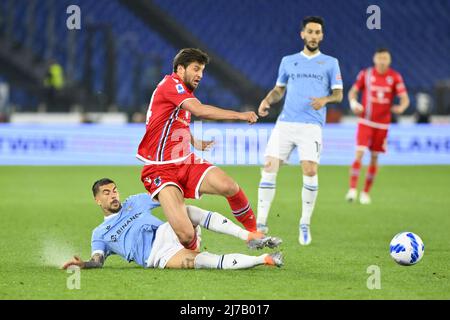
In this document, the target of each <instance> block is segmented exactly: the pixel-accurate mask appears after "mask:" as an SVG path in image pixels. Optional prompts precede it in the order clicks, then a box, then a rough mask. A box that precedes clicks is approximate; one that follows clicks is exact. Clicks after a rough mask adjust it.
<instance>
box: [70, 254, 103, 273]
mask: <svg viewBox="0 0 450 320" xmlns="http://www.w3.org/2000/svg"><path fill="white" fill-rule="evenodd" d="M104 263H105V256H104V255H103V254H100V253H96V254H94V255H93V256H92V258H91V260H89V261H83V260H81V258H80V257H79V256H74V257H73V258H72V259H71V260H69V261H67V262H66V263H65V264H64V266H63V269H67V268H68V267H70V266H77V267H79V268H80V269H93V268H101V267H103V264H104Z"/></svg>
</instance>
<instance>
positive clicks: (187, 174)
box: [141, 154, 214, 199]
mask: <svg viewBox="0 0 450 320" xmlns="http://www.w3.org/2000/svg"><path fill="white" fill-rule="evenodd" d="M212 168H214V166H213V165H212V164H211V163H209V162H207V161H206V160H204V159H201V158H199V157H197V156H196V155H195V154H191V155H190V156H189V157H188V158H187V159H185V160H183V161H180V162H176V163H168V164H152V165H146V166H144V168H143V169H142V173H141V181H142V182H143V183H144V186H145V189H147V191H148V192H149V193H150V195H151V196H152V198H155V197H156V196H157V194H158V193H159V192H160V191H161V190H162V189H163V188H164V187H166V186H168V185H173V186H177V187H178V188H179V189H180V190H181V192H182V193H183V196H184V198H186V199H199V198H200V192H199V189H200V185H201V183H202V181H203V179H204V178H205V176H206V173H207V172H208V171H209V170H210V169H212Z"/></svg>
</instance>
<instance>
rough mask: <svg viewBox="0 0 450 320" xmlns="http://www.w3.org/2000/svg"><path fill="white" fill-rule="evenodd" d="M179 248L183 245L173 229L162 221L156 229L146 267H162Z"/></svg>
mask: <svg viewBox="0 0 450 320" xmlns="http://www.w3.org/2000/svg"><path fill="white" fill-rule="evenodd" d="M181 249H184V247H183V245H182V244H181V243H180V240H178V237H177V235H176V233H175V231H174V230H173V229H172V227H171V226H170V224H169V223H168V222H166V223H163V224H162V225H161V226H160V227H159V228H158V229H157V230H156V236H155V241H153V246H152V251H151V252H150V256H149V257H148V259H147V267H148V268H161V269H164V268H165V267H166V264H167V262H168V261H169V260H170V259H171V258H172V257H173V256H174V255H175V254H176V253H177V252H178V251H180V250H181Z"/></svg>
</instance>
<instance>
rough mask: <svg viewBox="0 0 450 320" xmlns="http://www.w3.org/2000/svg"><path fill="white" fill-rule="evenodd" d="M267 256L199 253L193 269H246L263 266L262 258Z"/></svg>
mask: <svg viewBox="0 0 450 320" xmlns="http://www.w3.org/2000/svg"><path fill="white" fill-rule="evenodd" d="M266 256H267V254H263V255H261V256H257V257H255V256H247V255H245V254H240V253H231V254H225V255H217V254H212V253H209V252H202V253H199V254H198V255H197V256H196V257H195V260H194V268H195V269H247V268H251V267H255V266H258V265H261V264H264V258H265V257H266Z"/></svg>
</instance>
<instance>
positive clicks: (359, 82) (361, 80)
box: [353, 70, 366, 91]
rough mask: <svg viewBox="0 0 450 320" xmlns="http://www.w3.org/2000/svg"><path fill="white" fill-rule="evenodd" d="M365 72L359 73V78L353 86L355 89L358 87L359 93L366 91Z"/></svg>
mask: <svg viewBox="0 0 450 320" xmlns="http://www.w3.org/2000/svg"><path fill="white" fill-rule="evenodd" d="M365 73H366V72H365V70H361V71H360V72H359V73H358V76H357V77H356V81H355V83H354V84H353V85H354V86H355V87H356V89H358V90H359V91H361V90H363V89H364V86H365V80H364V79H365Z"/></svg>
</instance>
